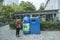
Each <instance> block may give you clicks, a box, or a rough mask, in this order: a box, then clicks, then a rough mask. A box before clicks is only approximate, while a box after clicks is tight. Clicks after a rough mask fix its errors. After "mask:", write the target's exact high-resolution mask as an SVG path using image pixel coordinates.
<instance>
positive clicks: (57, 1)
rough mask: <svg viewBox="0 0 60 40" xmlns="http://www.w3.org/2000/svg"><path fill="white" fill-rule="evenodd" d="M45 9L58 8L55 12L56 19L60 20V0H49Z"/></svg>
mask: <svg viewBox="0 0 60 40" xmlns="http://www.w3.org/2000/svg"><path fill="white" fill-rule="evenodd" d="M45 10H58V11H57V13H55V14H56V19H58V20H60V0H47V2H46V5H45ZM52 14H53V13H52Z"/></svg>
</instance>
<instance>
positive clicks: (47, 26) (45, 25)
mask: <svg viewBox="0 0 60 40" xmlns="http://www.w3.org/2000/svg"><path fill="white" fill-rule="evenodd" d="M59 24H60V22H57V21H45V22H41V30H49V31H52V30H54V31H55V30H60V25H59Z"/></svg>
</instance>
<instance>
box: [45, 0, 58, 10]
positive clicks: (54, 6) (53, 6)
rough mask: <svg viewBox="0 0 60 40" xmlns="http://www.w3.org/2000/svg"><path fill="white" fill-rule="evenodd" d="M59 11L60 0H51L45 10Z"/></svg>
mask: <svg viewBox="0 0 60 40" xmlns="http://www.w3.org/2000/svg"><path fill="white" fill-rule="evenodd" d="M54 9H58V0H49V1H48V3H47V5H46V8H45V10H54Z"/></svg>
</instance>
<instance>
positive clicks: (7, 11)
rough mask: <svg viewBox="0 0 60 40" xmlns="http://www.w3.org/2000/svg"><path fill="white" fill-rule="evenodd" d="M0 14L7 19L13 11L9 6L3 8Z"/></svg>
mask: <svg viewBox="0 0 60 40" xmlns="http://www.w3.org/2000/svg"><path fill="white" fill-rule="evenodd" d="M1 12H2V14H3V16H4V17H6V18H9V16H10V13H13V12H14V10H13V9H12V8H11V7H10V6H3V7H2V9H1Z"/></svg>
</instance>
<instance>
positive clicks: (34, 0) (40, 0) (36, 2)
mask: <svg viewBox="0 0 60 40" xmlns="http://www.w3.org/2000/svg"><path fill="white" fill-rule="evenodd" d="M21 1H25V2H26V1H29V2H31V3H33V5H34V6H35V7H36V10H38V9H39V7H40V5H41V3H44V4H45V3H46V1H47V0H19V2H20V3H21Z"/></svg>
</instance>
